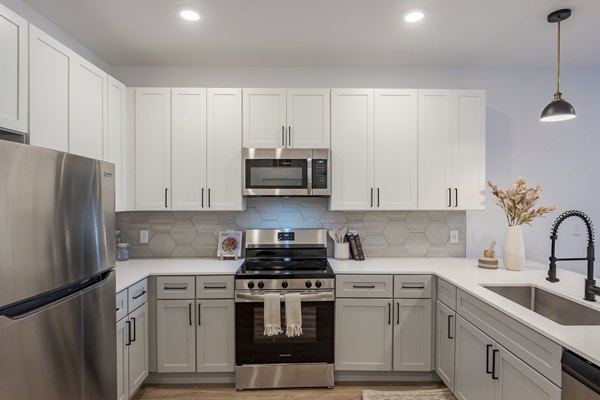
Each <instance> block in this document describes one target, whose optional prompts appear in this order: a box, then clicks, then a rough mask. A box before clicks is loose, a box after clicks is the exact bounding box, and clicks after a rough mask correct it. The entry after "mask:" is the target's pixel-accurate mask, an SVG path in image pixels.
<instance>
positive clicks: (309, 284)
mask: <svg viewBox="0 0 600 400" xmlns="http://www.w3.org/2000/svg"><path fill="white" fill-rule="evenodd" d="M304 286H306V287H307V288H308V289H310V288H311V287H312V282H311V281H306V283H305V285H304Z"/></svg>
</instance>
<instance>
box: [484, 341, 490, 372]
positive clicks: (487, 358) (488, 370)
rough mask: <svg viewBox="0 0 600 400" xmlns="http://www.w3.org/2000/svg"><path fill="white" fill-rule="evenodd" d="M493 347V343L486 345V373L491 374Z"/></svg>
mask: <svg viewBox="0 0 600 400" xmlns="http://www.w3.org/2000/svg"><path fill="white" fill-rule="evenodd" d="M491 348H492V345H491V344H488V345H486V346H485V373H486V374H491V373H492V371H491V370H490V349H491Z"/></svg>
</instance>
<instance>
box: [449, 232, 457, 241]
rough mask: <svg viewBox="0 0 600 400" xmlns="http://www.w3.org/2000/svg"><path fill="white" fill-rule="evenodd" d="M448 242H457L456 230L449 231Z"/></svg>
mask: <svg viewBox="0 0 600 400" xmlns="http://www.w3.org/2000/svg"><path fill="white" fill-rule="evenodd" d="M450 243H458V231H450Z"/></svg>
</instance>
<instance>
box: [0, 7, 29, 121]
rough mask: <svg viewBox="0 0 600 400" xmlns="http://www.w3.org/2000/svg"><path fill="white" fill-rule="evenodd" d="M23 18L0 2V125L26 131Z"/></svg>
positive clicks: (24, 33)
mask: <svg viewBox="0 0 600 400" xmlns="http://www.w3.org/2000/svg"><path fill="white" fill-rule="evenodd" d="M27 49H28V29H27V21H25V20H24V19H23V18H21V17H19V16H18V15H17V14H15V13H13V12H12V11H10V10H9V9H8V8H6V7H4V6H3V5H1V4H0V54H2V62H0V128H4V129H10V130H13V131H19V132H27V92H28V91H27V84H28V76H27V65H28V51H27Z"/></svg>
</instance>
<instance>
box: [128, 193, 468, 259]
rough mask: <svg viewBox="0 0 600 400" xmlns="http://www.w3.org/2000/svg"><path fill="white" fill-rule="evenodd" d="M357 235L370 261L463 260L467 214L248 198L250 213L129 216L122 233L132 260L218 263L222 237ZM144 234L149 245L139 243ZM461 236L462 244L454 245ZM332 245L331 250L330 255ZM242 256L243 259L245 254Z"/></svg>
mask: <svg viewBox="0 0 600 400" xmlns="http://www.w3.org/2000/svg"><path fill="white" fill-rule="evenodd" d="M344 226H345V227H347V228H348V229H350V230H352V229H354V230H357V231H358V233H359V235H360V238H361V241H362V243H363V249H364V251H365V255H366V256H367V257H464V256H465V253H466V250H465V249H466V247H465V238H466V213H465V211H329V210H327V199H325V198H271V197H254V198H248V200H247V209H246V211H198V212H187V211H130V212H121V213H117V229H118V230H120V231H121V236H122V238H123V241H126V242H129V244H130V255H131V257H132V258H144V257H160V258H163V257H216V255H217V237H218V235H219V232H220V231H224V230H227V229H234V230H241V231H244V230H246V229H256V228H265V229H268V228H327V229H335V228H342V227H344ZM140 230H148V231H149V243H147V244H142V243H140ZM450 230H456V231H458V238H459V243H458V244H451V243H450ZM332 249H333V245H332V243H329V246H328V250H329V253H330V255H331V253H332ZM242 256H243V254H242Z"/></svg>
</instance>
